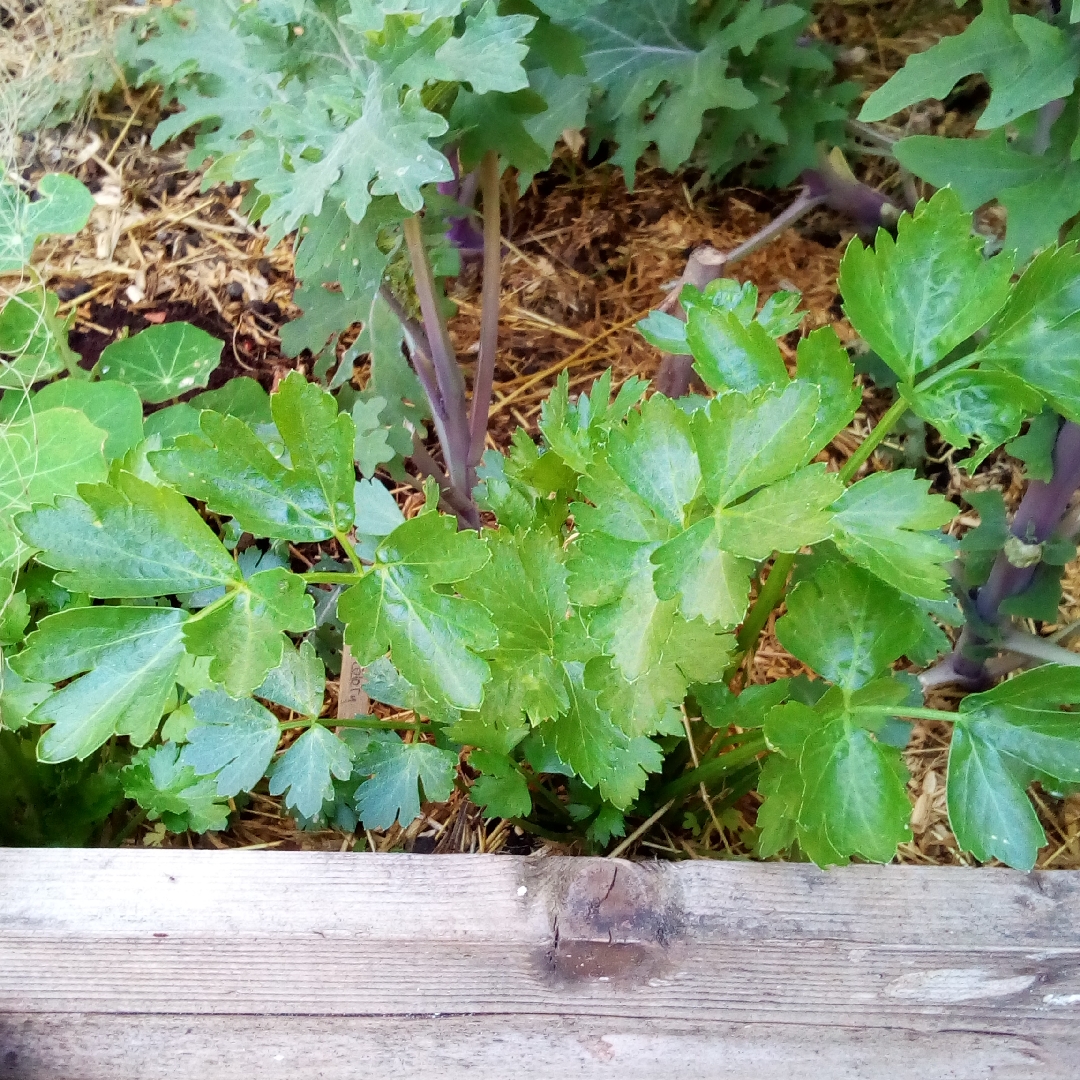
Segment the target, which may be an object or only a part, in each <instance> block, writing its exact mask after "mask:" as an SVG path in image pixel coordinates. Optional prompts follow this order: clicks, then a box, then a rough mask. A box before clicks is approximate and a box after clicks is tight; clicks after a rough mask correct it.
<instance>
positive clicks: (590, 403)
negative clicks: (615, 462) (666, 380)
mask: <svg viewBox="0 0 1080 1080" xmlns="http://www.w3.org/2000/svg"><path fill="white" fill-rule="evenodd" d="M645 387H646V383H645V382H644V381H643V380H642V379H638V378H637V377H632V378H629V379H627V380H626V382H624V383H623V385H622V387H621V388H620V389H619V392H618V394H617V395H616V397H615V400H614V401H610V397H611V369H610V368H608V369H607V370H606V371H604V373H603V374H602V375H601V376H600V378H599V379H597V380H596V382H594V383H593V385H592V388H591V390H588V391H582V393H580V394H578V397H577V400H576V401H575V402H573V403H572V404H571V402H570V379H569V375H568V374H567V372H565V371H563V372H560V373H559V379H558V382H557V383H556V384H555V388H554V389H553V390H552V391H551V393H550V394H549V395H548V397H547V399H546V400H545V401H544V403H543V404H542V405H541V407H540V431H541V433H542V434H543V436H544V439H545V441H546V442H547V444H548V446H550V447H551V449H552V450H554V451H555V453H556V454H558V455H559V457H561V458H562V459H563V461H565V462H566V464H567V465H569V466H570V468H571V469H574V470H575V471H576V472H586V471H587V470H588V468H589V465H590V464H592V462H593V460H594V458H595V456H596V454H597V452H598V451H599V450H600V448H601V447H602V446H603V445H604V443H605V442H606V440H607V436H608V433H609V432H610V430H611V428H612V425H614V424H616V423H617V422H618V421H620V420H622V419H623V417H625V416H626V414H627V413H628V412H629V411H630V409H631V408H633V406H634V405H636V404H637V403H638V402H639V401H640V400H641V398H642V396H643V395H644V393H645Z"/></svg>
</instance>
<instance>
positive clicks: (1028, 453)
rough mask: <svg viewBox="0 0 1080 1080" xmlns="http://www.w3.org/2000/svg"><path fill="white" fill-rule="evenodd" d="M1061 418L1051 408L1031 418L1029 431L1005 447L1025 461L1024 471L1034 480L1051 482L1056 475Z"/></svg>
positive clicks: (1014, 455) (1015, 456)
mask: <svg viewBox="0 0 1080 1080" xmlns="http://www.w3.org/2000/svg"><path fill="white" fill-rule="evenodd" d="M1060 426H1061V418H1060V417H1059V416H1058V415H1057V414H1056V413H1054V412H1052V411H1050V410H1049V409H1046V410H1044V411H1043V412H1041V413H1039V414H1038V415H1037V416H1033V417H1032V418H1031V422H1030V423H1029V424H1028V429H1027V431H1026V432H1025V433H1024V434H1023V435H1021V436H1019V437H1018V438H1016V439H1013V440H1012V442H1010V443H1008V444H1007V445H1006V447H1005V449H1006V450H1008V452H1009V453H1010V454H1012V456H1013V457H1014V458H1019V459H1020V460H1021V461H1022V462H1023V463H1024V466H1025V468H1024V472H1025V475H1027V476H1028V477H1029V478H1030V479H1032V480H1042V481H1043V482H1044V483H1049V482H1050V480H1051V479H1052V478H1053V476H1054V444H1055V443H1056V442H1057V437H1058V429H1059V428H1060Z"/></svg>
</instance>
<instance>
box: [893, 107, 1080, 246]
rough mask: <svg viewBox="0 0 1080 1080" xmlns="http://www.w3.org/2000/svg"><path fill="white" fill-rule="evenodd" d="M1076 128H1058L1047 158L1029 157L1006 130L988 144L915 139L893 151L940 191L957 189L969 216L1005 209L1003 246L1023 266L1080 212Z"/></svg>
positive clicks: (904, 141) (991, 137)
mask: <svg viewBox="0 0 1080 1080" xmlns="http://www.w3.org/2000/svg"><path fill="white" fill-rule="evenodd" d="M1074 133H1075V128H1068V127H1066V126H1064V125H1055V127H1054V128H1053V129H1051V136H1050V146H1049V147H1048V148H1047V150H1046V152H1045V153H1042V154H1034V153H1028V152H1026V151H1025V150H1024V149H1022V145H1017V144H1016V143H1014V142H1010V140H1009V137H1008V133H1007V132H1006V131H1005V129H1004V128H999V129H998V130H997V131H995V132H992V133H991V134H990V135H989V136H988V137H987V138H985V139H959V138H943V137H941V136H936V135H913V136H910V137H909V138H906V139H901V140H900V141H899V142H898V143H897V144H896V146H895V147H894V153H895V155H896V158H897V160H898V161H899V162H900V164H901V165H903V166H904V167H905V168H906V169H910V170H911V171H912V172H913V173H915V175H916V176H919V177H922V178H923V179H925V180H927V181H928V182H929V183H931V184H934V185H935V186H937V187H942V186H945V185H949V186H951V187H953V188H954V189H955V190H956V192H957V194H958V195H959V196H960V198H961V199H962V200H963V204H964V208H965V209H966V210H974V209H976V208H977V207H979V206H982V204H983V203H986V202H989V201H990V200H991V199H994V198H996V199H997V200H998V201H999V202H1000V203H1001V205H1002V206H1003V207H1004V208H1005V210H1006V213H1007V217H1008V228H1007V231H1006V235H1005V246H1006V248H1007V249H1013V250H1015V252H1016V262H1017V265H1023V264H1024V263H1026V262H1027V261H1028V259H1029V258H1030V257H1031V256H1032V255H1033V254H1034V253H1035V252H1036V251H1038V250H1039V249H1040V248H1044V247H1049V246H1053V245H1054V244H1056V242H1057V239H1058V233H1059V230H1060V229H1061V226H1062V225H1064V223H1065V222H1066V221H1068V220H1069V218H1071V217H1072V216H1073V215H1074V214H1076V213H1077V212H1078V211H1080V164H1078V163H1077V162H1076V161H1074V160H1073V155H1072V152H1071V150H1072V147H1071V145H1070V143H1071V140H1072V139H1073V137H1074Z"/></svg>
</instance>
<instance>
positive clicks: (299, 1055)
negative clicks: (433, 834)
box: [0, 850, 1080, 1080]
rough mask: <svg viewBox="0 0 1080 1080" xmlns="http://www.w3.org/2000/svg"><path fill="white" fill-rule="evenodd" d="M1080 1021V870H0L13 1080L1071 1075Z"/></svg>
mask: <svg viewBox="0 0 1080 1080" xmlns="http://www.w3.org/2000/svg"><path fill="white" fill-rule="evenodd" d="M1078 1021H1080V874H1071V873H1065V872H1052V873H1047V874H1033V875H1024V874H1019V873H1014V872H1012V871H1007V870H960V869H945V868H900V867H852V868H847V869H844V870H840V871H831V872H828V873H822V872H821V871H818V870H816V869H814V868H813V867H807V866H803V865H779V864H767V865H760V864H759V865H755V864H745V863H740V864H734V863H705V862H696V863H680V864H632V863H626V862H612V861H606V860H599V859H596V860H594V859H553V858H552V859H516V858H510V857H502V856H499V857H485V856H447V857H438V858H436V857H431V856H395V855H324V854H303V853H266V852H260V853H250V852H183V851H165V852H137V851H116V852H103V851H39V850H35V851H18V850H11V851H2V850H0V1078H5V1080H7V1078H10V1080H16V1078H17V1080H25V1078H34V1080H37V1078H38V1077H41V1078H44V1077H50V1078H51V1077H63V1078H65V1080H84V1078H85V1080H97V1078H98V1077H101V1078H105V1077H108V1078H109V1080H127V1078H129V1077H130V1078H132V1080H143V1078H144V1077H145V1078H147V1080H157V1078H159V1077H160V1078H163V1080H187V1078H191V1080H196V1078H197V1080H203V1078H205V1077H211V1076H225V1075H255V1074H256V1072H257V1074H258V1075H259V1076H260V1077H276V1076H281V1077H286V1076H287V1077H290V1078H294V1080H306V1078H308V1077H312V1078H313V1077H328V1078H336V1077H345V1076H350V1077H352V1076H357V1075H365V1076H367V1075H371V1076H379V1077H384V1076H385V1077H399V1076H400V1077H406V1076H419V1075H421V1074H423V1075H424V1076H425V1077H441V1076H446V1077H450V1076H457V1075H460V1074H461V1073H463V1072H468V1074H469V1075H470V1076H476V1077H482V1078H486V1077H491V1078H493V1080H494V1078H495V1077H499V1078H500V1080H502V1078H504V1077H506V1076H509V1075H514V1076H520V1077H548V1076H552V1075H555V1074H556V1073H558V1074H566V1075H571V1076H581V1077H590V1078H591V1077H611V1076H619V1077H620V1078H622V1080H632V1078H635V1077H641V1078H643V1080H644V1078H646V1077H648V1078H650V1080H653V1078H659V1077H668V1076H671V1077H682V1076H686V1077H690V1076H693V1077H695V1078H701V1077H718V1078H720V1077H723V1078H735V1077H739V1078H742V1077H749V1076H753V1077H755V1080H771V1078H773V1077H775V1078H776V1080H800V1078H801V1077H804V1076H805V1077H807V1078H809V1077H811V1076H813V1077H815V1078H817V1077H824V1076H828V1077H830V1078H832V1077H836V1078H840V1080H844V1078H847V1077H859V1078H870V1080H872V1078H876V1077H879V1076H880V1077H885V1076H888V1077H889V1078H890V1080H897V1078H904V1077H908V1076H910V1077H916V1076H918V1077H920V1078H925V1077H927V1076H931V1077H934V1078H935V1080H936V1078H938V1077H940V1078H943V1080H944V1078H945V1077H963V1078H968V1077H970V1078H972V1080H975V1078H982V1077H991V1076H992V1077H994V1078H1001V1077H1016V1078H1017V1080H1021V1078H1024V1080H1026V1078H1028V1077H1031V1076H1033V1075H1038V1076H1040V1077H1047V1078H1056V1077H1061V1078H1062V1080H1065V1078H1066V1077H1068V1078H1069V1080H1073V1078H1074V1077H1075V1076H1077V1075H1080V1066H1078V1065H1076V1064H1075V1063H1076V1062H1078V1061H1080V1023H1078ZM359 1063H362V1069H361V1071H360V1072H358V1071H357V1069H358V1067H360V1065H359ZM950 1070H951V1071H950Z"/></svg>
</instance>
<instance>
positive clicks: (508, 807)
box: [469, 750, 532, 817]
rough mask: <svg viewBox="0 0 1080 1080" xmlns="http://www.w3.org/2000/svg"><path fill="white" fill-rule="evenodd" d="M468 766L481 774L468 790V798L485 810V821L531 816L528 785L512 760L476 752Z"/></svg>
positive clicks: (479, 751) (482, 751)
mask: <svg viewBox="0 0 1080 1080" xmlns="http://www.w3.org/2000/svg"><path fill="white" fill-rule="evenodd" d="M469 765H470V766H472V768H474V769H477V770H479V772H480V775H479V776H478V777H477V778H476V780H475V781H474V782H473V785H472V787H471V788H470V789H469V798H470V799H471V800H472V801H473V802H474V803H476V805H477V806H482V807H483V808H484V810H485V815H484V816H485V817H528V816H529V814H531V813H532V796H531V795H530V794H529V784H528V781H527V780H526V779H525V777H524V776H523V775H522V773H521V770H520V769H519V768H518V767H517V766H516V765H515V764H514V762H513V760H512V759H510V758H509V757H507V756H506V755H503V754H492V753H490V752H488V751H486V750H474V751H473V752H472V753H471V754H470V755H469Z"/></svg>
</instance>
